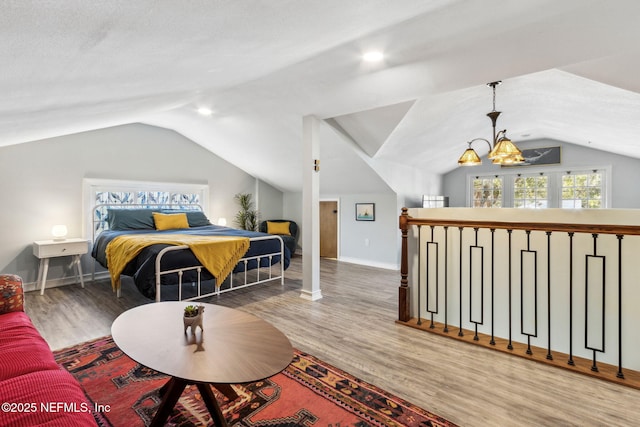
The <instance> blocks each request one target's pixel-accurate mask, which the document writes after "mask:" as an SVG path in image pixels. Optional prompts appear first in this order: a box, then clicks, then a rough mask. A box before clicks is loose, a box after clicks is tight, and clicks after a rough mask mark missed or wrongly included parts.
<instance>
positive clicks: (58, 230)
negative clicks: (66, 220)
mask: <svg viewBox="0 0 640 427" xmlns="http://www.w3.org/2000/svg"><path fill="white" fill-rule="evenodd" d="M51 234H52V235H53V240H65V239H66V237H67V226H66V225H64V224H58V225H54V226H53V228H52V229H51Z"/></svg>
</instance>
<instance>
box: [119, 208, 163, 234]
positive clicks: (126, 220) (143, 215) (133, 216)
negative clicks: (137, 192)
mask: <svg viewBox="0 0 640 427" xmlns="http://www.w3.org/2000/svg"><path fill="white" fill-rule="evenodd" d="M153 212H158V210H156V209H107V222H108V223H109V229H110V230H155V228H156V226H155V223H154V221H153V215H152V213H153Z"/></svg>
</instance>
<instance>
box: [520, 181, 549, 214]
mask: <svg viewBox="0 0 640 427" xmlns="http://www.w3.org/2000/svg"><path fill="white" fill-rule="evenodd" d="M513 191H514V194H513V207H514V208H534V209H540V208H546V207H548V205H549V200H548V199H549V177H548V176H545V175H541V174H540V175H538V176H535V175H534V176H531V175H527V176H521V175H518V176H517V177H516V178H515V180H514V183H513Z"/></svg>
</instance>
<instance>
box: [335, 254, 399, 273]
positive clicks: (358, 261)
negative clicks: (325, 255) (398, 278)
mask: <svg viewBox="0 0 640 427" xmlns="http://www.w3.org/2000/svg"><path fill="white" fill-rule="evenodd" d="M338 261H341V262H348V263H349V264H359V265H366V266H367V267H376V268H384V269H385V270H396V271H399V270H400V265H399V264H391V263H387V262H377V261H371V260H367V259H360V258H351V257H343V256H341V257H340V258H338Z"/></svg>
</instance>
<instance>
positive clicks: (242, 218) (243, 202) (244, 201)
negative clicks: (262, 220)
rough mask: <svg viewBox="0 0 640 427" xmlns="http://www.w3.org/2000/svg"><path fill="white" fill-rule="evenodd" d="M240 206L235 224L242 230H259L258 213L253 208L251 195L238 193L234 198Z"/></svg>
mask: <svg viewBox="0 0 640 427" xmlns="http://www.w3.org/2000/svg"><path fill="white" fill-rule="evenodd" d="M234 198H235V199H236V202H238V204H239V205H240V210H239V211H238V213H237V214H236V216H235V223H236V225H237V226H238V227H240V229H242V230H250V231H257V230H258V211H257V210H255V209H254V208H253V201H252V200H251V198H252V195H251V193H238V194H236V195H235V197H234Z"/></svg>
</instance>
